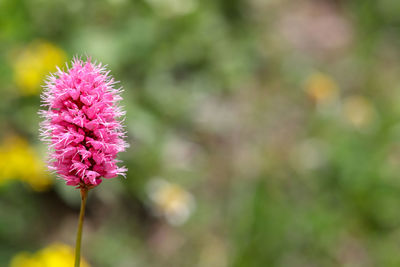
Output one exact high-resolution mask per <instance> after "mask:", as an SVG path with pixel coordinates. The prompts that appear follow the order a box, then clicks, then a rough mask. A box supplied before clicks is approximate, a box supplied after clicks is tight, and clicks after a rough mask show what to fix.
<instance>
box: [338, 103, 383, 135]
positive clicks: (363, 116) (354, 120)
mask: <svg viewBox="0 0 400 267" xmlns="http://www.w3.org/2000/svg"><path fill="white" fill-rule="evenodd" d="M342 114H343V117H344V119H345V120H346V121H347V122H348V123H350V124H351V125H352V126H353V127H355V128H359V129H361V128H365V127H368V126H370V125H371V123H372V122H373V120H374V119H375V117H376V111H375V108H374V106H373V104H372V103H371V101H369V100H368V99H367V98H365V97H363V96H350V97H347V98H346V99H345V100H344V102H343V107H342Z"/></svg>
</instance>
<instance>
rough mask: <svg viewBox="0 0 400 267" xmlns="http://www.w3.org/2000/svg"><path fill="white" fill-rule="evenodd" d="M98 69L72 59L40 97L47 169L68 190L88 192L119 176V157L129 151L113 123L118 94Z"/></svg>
mask: <svg viewBox="0 0 400 267" xmlns="http://www.w3.org/2000/svg"><path fill="white" fill-rule="evenodd" d="M115 84H116V82H115V81H114V79H113V78H111V77H110V76H109V71H107V70H106V69H105V68H104V67H103V66H102V65H101V64H95V63H92V62H91V60H90V58H88V60H87V62H84V61H82V60H81V59H78V58H75V59H74V60H73V61H72V67H71V68H70V69H68V70H67V71H66V72H64V71H62V70H60V69H58V71H57V72H56V73H54V74H53V75H51V76H50V77H49V79H48V80H47V82H46V86H45V90H44V92H43V94H42V99H43V105H42V106H44V107H45V110H42V111H41V112H40V113H41V115H42V116H43V117H44V121H43V122H42V124H41V126H42V127H41V135H42V138H43V140H44V141H46V142H47V143H48V144H49V147H50V150H51V152H50V159H49V168H50V169H51V170H54V171H56V172H57V173H58V175H59V176H61V177H62V178H63V179H64V180H65V181H66V183H67V185H72V186H78V187H81V188H82V187H86V188H91V187H94V186H97V185H99V184H100V183H101V181H102V180H101V178H102V177H104V178H113V177H116V176H117V175H119V174H120V175H124V174H125V172H126V169H125V168H124V167H118V166H117V162H118V160H117V159H116V157H117V154H118V152H121V151H124V150H125V148H126V147H127V146H128V145H127V143H125V141H124V140H123V138H124V136H125V133H124V131H123V127H122V125H121V122H120V121H119V120H118V118H120V117H121V116H123V115H124V112H123V111H122V110H121V109H120V107H118V102H119V101H120V100H121V97H120V96H119V94H120V92H121V90H120V89H116V88H114V85H115Z"/></svg>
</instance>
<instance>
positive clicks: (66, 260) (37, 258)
mask: <svg viewBox="0 0 400 267" xmlns="http://www.w3.org/2000/svg"><path fill="white" fill-rule="evenodd" d="M73 264H74V250H73V248H71V247H70V246H68V245H65V244H61V243H54V244H51V245H49V246H47V247H45V248H43V249H41V250H39V251H37V252H35V253H29V252H20V253H18V254H17V255H15V256H14V257H13V258H12V259H11V262H10V267H39V266H57V267H69V266H72V265H73ZM81 266H82V267H89V266H90V265H89V264H88V263H87V262H86V260H84V259H82V262H81Z"/></svg>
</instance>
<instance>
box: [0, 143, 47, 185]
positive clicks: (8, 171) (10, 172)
mask: <svg viewBox="0 0 400 267" xmlns="http://www.w3.org/2000/svg"><path fill="white" fill-rule="evenodd" d="M10 180H21V181H24V182H26V183H28V184H29V185H30V186H31V187H32V188H33V189H34V190H36V191H43V190H46V189H47V188H48V187H49V186H50V185H51V184H52V179H51V178H50V176H49V175H48V174H47V172H46V170H45V166H44V164H43V162H42V160H41V159H40V157H39V156H38V155H37V154H36V152H35V151H34V149H33V148H32V147H31V146H29V144H28V142H27V141H26V140H24V139H22V138H20V137H10V138H8V139H6V140H4V141H3V142H2V144H0V185H1V184H2V183H5V182H7V181H10Z"/></svg>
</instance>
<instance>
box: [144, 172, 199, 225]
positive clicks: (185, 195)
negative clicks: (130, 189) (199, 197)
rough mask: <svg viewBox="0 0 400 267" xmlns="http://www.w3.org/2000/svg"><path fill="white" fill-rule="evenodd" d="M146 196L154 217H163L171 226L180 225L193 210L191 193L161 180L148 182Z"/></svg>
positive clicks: (156, 179) (193, 203)
mask: <svg viewBox="0 0 400 267" xmlns="http://www.w3.org/2000/svg"><path fill="white" fill-rule="evenodd" d="M147 194H148V196H149V199H150V200H151V204H152V207H153V210H154V212H155V214H156V215H158V216H163V217H165V219H166V220H167V221H168V223H170V224H172V225H182V224H183V223H185V222H186V221H187V219H188V218H189V217H190V215H191V214H192V212H193V211H194V208H195V200H194V197H193V196H192V194H191V193H189V192H188V191H186V190H185V189H184V188H183V187H181V186H180V185H177V184H173V183H170V182H168V181H166V180H164V179H161V178H154V179H152V180H150V182H149V183H148V185H147Z"/></svg>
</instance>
